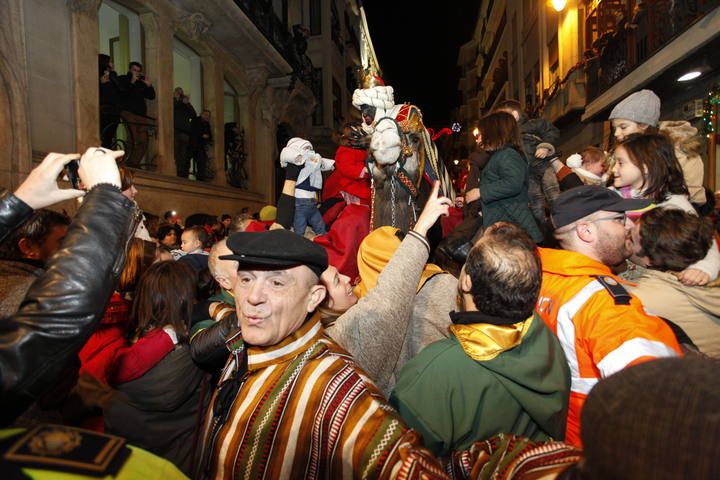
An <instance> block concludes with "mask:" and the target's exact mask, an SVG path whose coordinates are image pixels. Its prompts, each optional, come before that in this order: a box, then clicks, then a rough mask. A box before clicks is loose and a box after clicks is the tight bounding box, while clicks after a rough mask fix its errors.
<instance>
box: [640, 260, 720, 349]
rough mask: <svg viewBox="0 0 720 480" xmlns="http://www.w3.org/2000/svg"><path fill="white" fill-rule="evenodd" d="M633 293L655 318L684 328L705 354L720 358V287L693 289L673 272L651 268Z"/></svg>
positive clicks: (643, 275)
mask: <svg viewBox="0 0 720 480" xmlns="http://www.w3.org/2000/svg"><path fill="white" fill-rule="evenodd" d="M630 291H631V292H632V293H633V294H635V295H636V296H637V297H638V298H639V299H640V300H642V303H643V305H644V306H645V308H646V309H647V310H648V311H649V312H651V313H652V314H653V315H657V316H659V317H662V318H664V319H667V320H670V321H671V322H674V323H675V324H677V325H678V326H680V328H682V329H683V330H684V331H685V333H686V334H687V335H688V337H690V340H692V341H693V343H694V344H695V345H696V346H697V347H698V348H699V349H700V351H701V352H703V353H704V354H706V355H708V356H710V357H713V358H720V288H718V287H689V286H687V285H684V284H683V283H681V282H680V281H679V280H678V279H677V277H676V276H675V275H673V273H672V272H661V271H658V270H649V269H648V270H644V271H643V274H642V276H641V277H640V278H639V279H638V280H637V285H636V286H631V287H630Z"/></svg>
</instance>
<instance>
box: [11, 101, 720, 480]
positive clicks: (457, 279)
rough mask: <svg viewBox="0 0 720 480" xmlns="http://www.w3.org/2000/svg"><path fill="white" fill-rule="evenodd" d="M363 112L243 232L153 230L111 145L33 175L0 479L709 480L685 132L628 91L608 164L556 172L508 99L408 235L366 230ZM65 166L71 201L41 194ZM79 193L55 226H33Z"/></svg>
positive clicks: (710, 369) (290, 147)
mask: <svg viewBox="0 0 720 480" xmlns="http://www.w3.org/2000/svg"><path fill="white" fill-rule="evenodd" d="M365 97H367V98H372V95H366V96H365ZM176 101H179V102H181V103H182V102H183V93H182V91H181V90H180V91H177V90H176ZM186 104H187V102H186ZM357 106H358V108H359V109H360V110H361V111H362V112H363V122H358V123H349V124H347V125H345V126H344V127H343V129H342V131H341V132H340V136H339V138H340V146H339V147H338V150H337V152H336V155H335V158H334V159H324V158H322V157H321V156H320V155H318V154H317V153H315V151H314V149H313V146H312V144H311V143H310V142H309V141H307V140H305V139H302V138H292V139H290V140H289V142H288V144H287V146H286V147H285V148H284V149H283V150H282V152H280V153H279V161H280V162H281V165H282V166H283V168H284V171H285V182H284V184H283V189H282V193H281V195H280V198H279V200H278V203H277V205H276V206H270V205H268V206H266V207H264V208H263V209H262V210H261V211H260V212H258V213H257V214H256V215H249V214H239V215H235V216H232V215H229V214H224V215H222V216H220V217H216V216H212V215H207V214H194V215H190V216H188V217H187V218H186V219H185V222H183V221H182V219H181V218H180V216H179V215H178V214H177V212H174V211H169V212H166V213H165V214H164V215H163V217H162V218H160V217H159V216H156V215H152V214H149V213H148V212H145V213H143V212H142V211H141V210H140V209H139V207H138V205H137V204H136V202H135V201H134V196H135V193H136V189H135V187H134V185H133V179H132V170H129V169H127V168H126V167H125V166H121V167H118V166H117V160H118V159H120V158H121V157H122V156H123V152H119V151H118V152H115V151H112V150H109V149H106V148H91V149H88V150H87V151H86V152H85V153H84V154H83V155H82V156H79V155H73V154H68V155H62V154H55V153H52V154H49V155H48V156H47V157H46V158H45V160H44V161H43V162H42V163H41V164H40V165H39V166H38V167H37V168H36V169H35V170H33V172H31V174H30V175H29V177H28V178H27V179H26V180H25V182H24V183H23V184H22V185H21V186H20V187H19V188H18V189H17V190H16V191H15V192H14V193H6V194H5V195H4V196H3V197H2V199H0V270H2V271H3V272H5V275H4V277H3V280H2V282H0V308H2V316H3V319H2V326H3V328H2V331H0V381H1V382H2V389H3V394H2V397H0V398H1V399H0V404H2V407H3V408H2V409H0V412H2V419H3V424H4V427H6V429H5V430H2V431H0V450H3V452H4V455H3V457H2V460H0V471H3V472H5V471H7V472H12V473H13V474H14V475H16V476H18V478H22V475H29V476H31V477H32V476H33V475H35V474H39V473H38V472H39V471H41V470H52V469H55V468H58V469H61V470H64V471H68V470H69V471H70V472H71V473H74V474H76V475H98V474H109V475H117V476H119V477H122V476H123V475H125V476H127V478H185V477H190V478H198V479H203V478H239V477H242V478H341V477H342V478H355V477H357V478H397V479H416V478H417V479H420V478H424V479H432V478H476V479H485V478H487V479H490V478H492V479H536V478H543V479H546V478H547V479H550V478H558V479H565V480H567V479H610V478H612V479H637V478H653V479H664V478H667V479H671V478H708V479H709V478H718V477H719V476H720V461H719V460H718V459H717V455H716V454H715V453H716V450H715V448H716V447H715V442H716V441H717V439H718V435H720V420H719V419H720V415H718V413H720V412H719V408H720V407H718V405H720V402H719V401H720V389H719V388H718V387H717V386H716V385H715V378H716V375H717V374H718V373H719V371H720V364H718V358H719V357H720V290H718V288H717V287H716V286H715V285H716V284H717V277H718V273H719V272H720V251H718V246H717V240H716V234H715V231H716V228H715V225H714V223H713V222H714V218H713V216H712V213H713V212H714V206H713V196H712V194H711V193H707V194H706V191H705V189H704V187H703V186H702V159H701V158H700V157H699V155H698V149H697V139H696V138H694V137H693V135H692V134H693V131H692V127H690V126H689V124H688V125H685V124H682V125H680V124H679V123H680V122H659V116H660V100H659V98H658V97H657V96H655V95H654V93H652V92H650V91H647V90H643V91H640V92H637V93H635V94H633V95H631V96H629V97H628V98H626V99H624V100H623V101H622V102H620V103H619V104H618V105H617V106H616V107H615V109H614V110H613V111H612V113H611V115H610V120H611V121H612V123H613V127H614V130H615V138H616V142H615V143H616V144H615V146H614V148H613V149H612V150H611V152H609V153H606V152H604V151H603V150H602V149H600V148H598V147H597V146H588V147H587V148H585V149H583V150H582V151H581V152H579V153H578V154H574V155H570V156H569V157H568V158H567V159H565V161H563V160H562V159H561V158H560V157H559V155H558V154H557V149H556V146H557V145H556V144H557V142H558V139H559V131H558V130H557V128H556V127H554V126H553V125H552V124H551V123H549V122H547V121H544V120H540V119H534V120H529V119H527V118H526V117H525V115H524V114H523V112H522V109H521V106H520V104H519V103H518V102H515V101H512V100H508V101H505V102H503V103H501V104H500V105H498V106H497V108H496V110H495V111H492V112H490V113H489V114H488V115H486V116H485V117H483V118H482V119H481V120H480V121H479V124H478V129H479V135H478V138H477V140H478V141H477V148H476V151H475V152H473V154H472V155H471V158H470V162H469V169H470V172H469V175H467V181H466V184H465V185H464V186H463V187H462V191H461V192H460V197H461V198H462V200H456V201H453V200H451V199H450V198H448V197H447V196H445V195H444V193H445V192H442V191H441V188H440V183H439V182H434V183H433V185H432V187H431V190H430V194H429V196H428V198H427V199H426V200H425V202H424V204H423V205H422V207H421V208H418V212H417V218H416V219H415V221H414V222H413V226H412V228H411V229H409V231H406V232H405V231H400V230H399V229H397V228H394V227H392V226H387V225H386V226H381V225H374V227H375V228H374V229H373V230H371V229H370V217H371V209H372V202H373V200H372V198H373V196H372V188H371V184H370V175H369V172H368V171H367V168H366V164H365V162H366V159H367V157H368V155H371V154H372V152H371V151H369V150H368V146H369V144H370V136H371V135H370V133H371V132H372V129H373V126H374V123H375V121H376V118H374V116H373V115H374V114H373V113H370V114H367V113H368V112H369V109H367V108H363V107H364V105H357ZM378 119H379V118H378ZM177 127H178V124H177V117H176V130H177ZM694 134H697V132H696V131H695V132H694ZM175 141H176V148H177V145H178V141H179V142H180V148H181V149H182V148H189V146H188V142H187V141H188V139H187V138H185V139H183V138H180V139H178V137H177V135H176V139H175ZM183 142H185V147H183ZM77 158H79V175H80V178H81V181H82V187H81V188H82V190H79V189H61V188H59V187H58V184H57V178H58V176H60V175H61V174H62V171H63V169H64V168H65V166H66V164H68V163H69V162H70V161H72V160H76V159H77ZM178 167H179V168H180V165H179V166H178ZM183 168H184V166H183ZM328 171H329V172H330V173H329V174H328V173H325V174H323V172H328ZM179 173H180V172H179ZM420 181H424V180H422V179H421V180H420ZM77 197H83V201H82V204H81V206H80V208H79V210H78V213H77V214H76V215H75V216H74V218H72V219H69V218H67V217H65V216H64V215H61V214H58V213H55V212H53V211H51V210H47V209H46V208H47V207H49V206H51V205H52V204H54V203H57V202H59V201H63V200H68V199H72V198H77ZM453 210H455V217H456V218H457V219H458V222H459V224H457V225H453V226H454V227H455V228H454V229H453V228H445V226H443V228H441V226H440V225H441V224H442V223H443V219H446V218H448V216H449V214H450V213H451V211H453ZM461 211H462V212H461ZM183 223H184V224H183ZM440 232H442V233H440ZM443 237H444V238H443ZM456 247H457V248H456ZM80 445H83V447H82V448H80ZM98 451H103V452H105V453H104V456H103V461H101V462H98V458H99V457H98V456H97V452H98ZM9 478H11V477H9ZM12 478H14V477H12Z"/></svg>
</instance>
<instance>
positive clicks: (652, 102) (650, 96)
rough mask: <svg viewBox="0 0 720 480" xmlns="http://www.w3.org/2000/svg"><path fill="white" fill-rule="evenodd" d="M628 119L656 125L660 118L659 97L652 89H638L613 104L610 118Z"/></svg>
mask: <svg viewBox="0 0 720 480" xmlns="http://www.w3.org/2000/svg"><path fill="white" fill-rule="evenodd" d="M615 118H617V119H622V120H630V121H632V122H636V123H644V124H645V125H650V126H652V127H657V124H658V120H660V98H659V97H658V96H657V95H655V92H653V91H652V90H640V91H639V92H635V93H633V94H632V95H630V96H629V97H627V98H626V99H625V100H623V101H622V102H620V103H618V104H617V105H615V108H613V109H612V112H610V120H613V119H615Z"/></svg>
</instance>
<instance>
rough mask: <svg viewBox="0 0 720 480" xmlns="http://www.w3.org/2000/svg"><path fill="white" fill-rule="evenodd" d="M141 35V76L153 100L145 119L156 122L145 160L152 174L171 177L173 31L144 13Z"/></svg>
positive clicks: (164, 21) (160, 18)
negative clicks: (146, 80)
mask: <svg viewBox="0 0 720 480" xmlns="http://www.w3.org/2000/svg"><path fill="white" fill-rule="evenodd" d="M139 17H140V24H141V25H142V27H143V31H144V33H145V65H144V67H145V72H146V74H147V76H148V78H149V79H150V81H151V82H152V85H153V87H154V88H155V100H148V101H147V102H148V115H149V116H151V117H154V118H155V119H156V123H157V127H156V129H155V138H152V139H151V141H150V145H149V146H148V157H147V158H146V161H147V160H149V159H152V160H153V163H155V165H156V172H157V173H161V174H163V175H170V176H175V173H176V171H175V157H174V144H173V111H172V108H173V103H172V102H173V96H172V92H173V84H172V79H173V71H172V39H173V29H172V25H171V23H170V21H169V20H167V15H159V14H158V13H156V12H146V13H143V14H141V15H140V16H139Z"/></svg>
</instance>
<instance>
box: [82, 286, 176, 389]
mask: <svg viewBox="0 0 720 480" xmlns="http://www.w3.org/2000/svg"><path fill="white" fill-rule="evenodd" d="M129 318H130V303H129V302H128V301H127V300H125V299H123V298H122V297H121V296H120V294H118V293H117V292H115V293H113V295H112V297H110V303H109V304H108V307H107V310H106V311H105V316H104V317H103V319H102V320H101V321H100V325H99V327H98V329H97V330H95V332H94V333H93V334H92V335H91V336H90V338H89V339H88V341H87V342H86V343H85V346H83V348H82V350H80V353H79V354H78V356H79V357H80V371H81V372H85V373H89V374H90V375H92V376H93V377H95V378H97V379H98V380H100V381H101V382H103V383H124V382H129V381H131V380H135V379H136V378H139V377H141V376H143V375H144V374H145V373H146V372H147V371H148V370H150V369H151V368H152V367H154V366H155V364H157V363H158V362H159V361H160V360H162V359H163V357H165V355H167V354H168V353H170V352H171V351H172V350H173V348H174V347H175V345H174V344H173V341H172V339H171V338H170V337H169V336H168V335H167V334H166V333H165V332H163V330H162V329H156V330H153V331H152V332H149V333H148V334H147V335H145V336H144V337H143V338H141V339H140V340H139V341H138V342H136V343H135V344H134V345H131V346H128V341H127V329H128V322H129Z"/></svg>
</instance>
